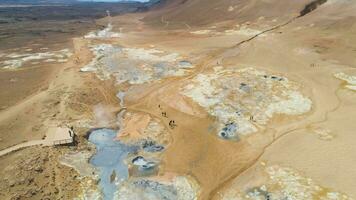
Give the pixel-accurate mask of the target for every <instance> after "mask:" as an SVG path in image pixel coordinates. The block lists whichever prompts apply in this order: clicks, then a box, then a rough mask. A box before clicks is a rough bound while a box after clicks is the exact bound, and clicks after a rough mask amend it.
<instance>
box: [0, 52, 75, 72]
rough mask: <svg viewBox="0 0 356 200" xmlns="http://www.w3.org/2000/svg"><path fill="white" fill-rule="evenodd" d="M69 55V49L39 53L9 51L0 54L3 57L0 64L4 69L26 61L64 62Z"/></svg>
mask: <svg viewBox="0 0 356 200" xmlns="http://www.w3.org/2000/svg"><path fill="white" fill-rule="evenodd" d="M71 55H72V53H71V52H70V50H69V49H62V50H59V51H49V52H40V53H23V54H20V53H11V54H8V55H3V56H0V58H3V59H5V60H4V61H2V62H0V66H1V67H2V68H4V69H17V68H19V67H22V66H23V65H24V64H25V63H28V62H32V64H38V63H39V62H40V61H41V62H45V63H56V62H57V63H64V62H67V61H68V58H69V57H70V56H71Z"/></svg>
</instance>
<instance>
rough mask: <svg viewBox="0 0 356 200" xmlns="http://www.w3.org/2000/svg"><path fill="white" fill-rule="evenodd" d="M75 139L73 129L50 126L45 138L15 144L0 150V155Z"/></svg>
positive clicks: (71, 141)
mask: <svg viewBox="0 0 356 200" xmlns="http://www.w3.org/2000/svg"><path fill="white" fill-rule="evenodd" d="M73 141H74V132H73V131H72V130H71V129H69V128H61V127H55V128H50V129H49V131H48V132H47V134H46V138H45V139H44V140H31V141H28V142H23V143H20V144H17V145H15V146H12V147H9V148H6V149H3V150H0V156H4V155H6V154H9V153H11V152H14V151H17V150H20V149H23V148H26V147H30V146H36V145H43V146H54V145H61V144H70V143H73Z"/></svg>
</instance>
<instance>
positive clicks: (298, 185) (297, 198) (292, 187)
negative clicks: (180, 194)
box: [220, 165, 352, 200]
mask: <svg viewBox="0 0 356 200" xmlns="http://www.w3.org/2000/svg"><path fill="white" fill-rule="evenodd" d="M265 173H266V175H267V180H265V181H264V184H262V185H258V186H255V187H253V188H250V189H248V190H247V191H240V190H239V188H235V187H233V186H232V187H230V188H228V189H227V190H226V191H225V192H222V193H221V194H220V197H221V199H222V200H249V199H250V200H265V199H286V200H302V199H305V200H306V199H308V200H352V198H350V197H348V196H346V195H345V194H342V193H340V192H336V191H332V190H330V189H328V188H325V187H322V186H320V185H318V184H317V183H315V182H314V181H313V180H312V179H310V178H307V177H304V176H302V175H301V174H300V173H298V172H297V171H296V170H294V169H291V168H288V167H281V166H278V165H274V166H269V167H266V168H265Z"/></svg>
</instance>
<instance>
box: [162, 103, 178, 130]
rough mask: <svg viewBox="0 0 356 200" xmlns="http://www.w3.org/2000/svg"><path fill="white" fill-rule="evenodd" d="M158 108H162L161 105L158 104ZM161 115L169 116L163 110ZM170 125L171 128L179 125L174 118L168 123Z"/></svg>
mask: <svg viewBox="0 0 356 200" xmlns="http://www.w3.org/2000/svg"><path fill="white" fill-rule="evenodd" d="M158 108H159V109H162V108H161V105H158ZM161 115H162V117H166V118H168V117H167V112H165V111H162V112H161ZM168 125H169V127H170V128H171V129H174V128H175V127H176V126H177V124H176V122H175V121H174V120H170V121H169V123H168Z"/></svg>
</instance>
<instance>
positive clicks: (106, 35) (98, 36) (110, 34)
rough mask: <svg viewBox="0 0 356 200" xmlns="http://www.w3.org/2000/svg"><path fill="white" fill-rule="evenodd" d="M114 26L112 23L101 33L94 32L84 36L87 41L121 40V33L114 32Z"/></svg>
mask: <svg viewBox="0 0 356 200" xmlns="http://www.w3.org/2000/svg"><path fill="white" fill-rule="evenodd" d="M112 29H113V26H112V24H111V23H109V24H108V25H107V27H106V28H105V29H103V30H100V31H92V32H90V33H88V34H87V35H85V36H84V38H86V39H105V38H119V37H121V33H116V32H113V31H112Z"/></svg>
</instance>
